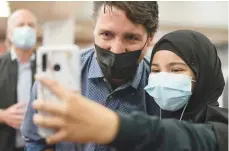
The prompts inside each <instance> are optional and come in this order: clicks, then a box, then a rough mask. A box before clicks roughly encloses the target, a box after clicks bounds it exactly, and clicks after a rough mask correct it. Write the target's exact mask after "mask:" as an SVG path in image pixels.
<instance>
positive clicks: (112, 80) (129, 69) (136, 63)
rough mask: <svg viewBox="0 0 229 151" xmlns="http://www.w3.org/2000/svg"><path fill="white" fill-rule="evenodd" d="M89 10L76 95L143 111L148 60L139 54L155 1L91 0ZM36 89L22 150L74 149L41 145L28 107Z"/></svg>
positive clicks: (152, 26)
mask: <svg viewBox="0 0 229 151" xmlns="http://www.w3.org/2000/svg"><path fill="white" fill-rule="evenodd" d="M93 11H94V14H93V16H94V48H93V49H90V50H87V51H85V52H83V53H82V54H81V66H82V71H81V81H82V83H81V90H82V92H81V93H82V95H83V96H86V97H88V98H91V99H92V100H96V101H98V103H100V104H102V105H104V106H106V107H108V108H110V109H113V110H119V111H121V112H125V113H131V112H132V111H136V110H138V111H142V112H147V108H148V107H147V98H146V95H145V91H144V87H145V86H146V84H147V78H148V74H149V62H148V61H147V60H146V59H144V55H145V54H146V51H147V50H148V46H149V44H150V43H151V41H152V39H153V36H154V34H155V32H156V30H157V28H158V5H157V2H155V1H148V2H144V1H135V2H125V1H117V2H114V1H106V2H104V1H101V2H99V1H96V2H94V9H93ZM124 25H125V26H124ZM36 87H37V86H36V83H35V85H34V88H33V92H32V97H31V100H30V103H29V106H28V109H27V111H26V116H25V120H24V122H23V125H22V129H21V130H22V133H23V136H24V138H25V141H26V142H27V145H26V150H27V151H40V150H44V149H47V148H53V149H54V150H56V151H63V150H67V151H74V150H75V144H74V143H68V142H61V143H58V144H55V145H54V146H47V144H45V141H44V139H43V138H41V137H40V136H39V134H38V132H37V127H36V125H34V123H33V121H32V117H33V115H34V113H35V112H36V111H35V110H34V109H33V108H32V106H31V103H32V102H33V101H34V100H35V99H36V94H37V90H36ZM150 101H151V100H150ZM152 110H153V109H152ZM92 120H93V119H92ZM107 124H110V123H107ZM84 150H86V151H92V150H97V151H103V150H104V151H106V150H112V149H111V148H108V147H106V146H104V145H97V144H94V143H89V144H85V148H84Z"/></svg>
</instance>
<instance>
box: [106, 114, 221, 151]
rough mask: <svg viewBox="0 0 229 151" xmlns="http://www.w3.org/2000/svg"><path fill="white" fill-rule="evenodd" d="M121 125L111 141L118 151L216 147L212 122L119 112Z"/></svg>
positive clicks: (208, 149) (193, 150) (190, 150)
mask: <svg viewBox="0 0 229 151" xmlns="http://www.w3.org/2000/svg"><path fill="white" fill-rule="evenodd" d="M118 114H119V117H120V127H119V132H118V134H117V137H116V139H115V140H114V141H113V142H112V143H111V144H110V145H111V146H113V147H115V148H116V149H117V150H119V151H152V150H154V151H215V150H216V147H217V145H216V138H215V135H214V132H213V126H212V125H211V124H192V123H188V122H185V121H178V120H175V119H163V120H160V119H159V118H158V117H156V116H148V115H145V114H143V113H132V114H130V115H125V114H122V113H118Z"/></svg>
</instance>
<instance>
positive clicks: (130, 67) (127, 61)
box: [95, 44, 142, 81]
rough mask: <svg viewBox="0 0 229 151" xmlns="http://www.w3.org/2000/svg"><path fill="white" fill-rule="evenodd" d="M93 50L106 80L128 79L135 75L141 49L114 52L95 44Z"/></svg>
mask: <svg viewBox="0 0 229 151" xmlns="http://www.w3.org/2000/svg"><path fill="white" fill-rule="evenodd" d="M95 51H96V55H97V61H98V64H99V66H100V68H101V70H102V72H103V74H104V77H105V78H106V79H107V80H108V81H112V79H119V80H125V81H128V80H131V79H132V78H133V77H134V76H135V74H136V71H137V68H138V59H139V57H140V55H141V52H142V50H137V51H132V52H125V53H120V54H115V53H113V52H111V51H108V50H105V49H103V48H101V47H99V46H98V45H96V44H95Z"/></svg>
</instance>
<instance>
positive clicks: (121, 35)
mask: <svg viewBox="0 0 229 151" xmlns="http://www.w3.org/2000/svg"><path fill="white" fill-rule="evenodd" d="M139 3H141V4H142V5H138V4H139ZM146 5H148V7H149V8H147V6H146ZM94 6H95V7H94V18H95V19H96V22H95V32H94V34H95V51H96V59H97V62H98V64H99V67H100V68H101V71H102V73H103V75H104V77H105V79H106V80H107V81H108V83H107V84H108V86H112V90H115V89H116V88H117V87H119V86H121V85H123V84H125V83H128V82H131V81H133V80H134V78H135V75H136V72H137V70H138V66H139V64H140V63H141V61H142V59H143V56H144V55H145V53H146V50H147V48H148V47H147V46H148V45H149V43H150V42H151V41H152V38H153V34H154V32H155V31H156V29H157V25H158V16H157V15H158V10H157V4H156V2H132V3H127V2H96V3H95V5H94ZM101 8H102V9H101ZM133 10H134V11H133ZM137 10H138V11H137ZM144 10H147V11H148V12H147V11H146V12H145V11H144ZM143 16H144V17H145V18H144V17H143ZM147 17H149V18H147ZM150 18H151V19H152V20H151V21H150ZM150 22H151V23H150ZM123 25H125V26H123ZM143 72H144V71H143ZM136 78H138V77H136Z"/></svg>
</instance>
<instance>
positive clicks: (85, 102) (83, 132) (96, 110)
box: [33, 77, 119, 144]
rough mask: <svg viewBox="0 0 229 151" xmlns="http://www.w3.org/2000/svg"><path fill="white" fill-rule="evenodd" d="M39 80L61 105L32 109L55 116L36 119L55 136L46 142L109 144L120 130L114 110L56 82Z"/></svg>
mask: <svg viewBox="0 0 229 151" xmlns="http://www.w3.org/2000/svg"><path fill="white" fill-rule="evenodd" d="M37 80H38V81H39V82H40V83H41V84H43V85H44V86H45V87H47V88H48V89H50V91H51V92H52V93H53V94H55V95H56V96H57V97H58V98H59V99H60V100H61V101H62V102H60V103H55V102H54V101H50V100H36V101H35V102H34V103H33V107H34V108H35V109H36V110H38V111H42V112H48V113H50V114H52V116H42V115H40V114H36V115H34V118H33V121H34V123H35V124H37V125H38V126H40V127H46V128H52V129H55V130H56V133H55V134H53V135H51V136H50V137H48V138H46V141H47V143H48V144H55V143H58V142H60V141H71V142H80V143H87V142H95V143H98V144H107V143H110V142H111V141H112V140H113V139H114V138H115V136H116V134H117V131H118V127H119V118H118V115H117V114H116V113H115V112H113V111H112V110H110V109H108V108H106V107H104V106H102V105H100V104H98V103H96V102H94V101H92V100H89V99H87V98H85V97H83V96H82V95H80V94H79V93H78V92H75V93H74V92H72V91H69V90H66V89H64V88H63V87H62V86H61V85H59V84H58V83H57V82H56V81H52V80H47V79H45V78H41V77H40V78H39V77H37Z"/></svg>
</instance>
